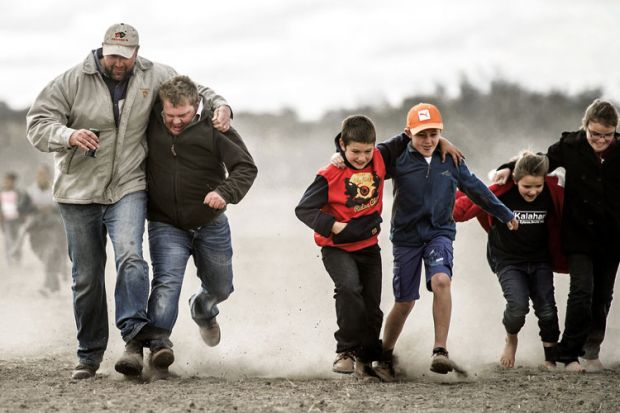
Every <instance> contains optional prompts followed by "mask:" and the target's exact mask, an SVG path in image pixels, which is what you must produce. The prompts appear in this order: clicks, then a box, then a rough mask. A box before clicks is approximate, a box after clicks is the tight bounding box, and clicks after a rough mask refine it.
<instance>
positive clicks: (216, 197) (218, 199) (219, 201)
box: [203, 191, 226, 209]
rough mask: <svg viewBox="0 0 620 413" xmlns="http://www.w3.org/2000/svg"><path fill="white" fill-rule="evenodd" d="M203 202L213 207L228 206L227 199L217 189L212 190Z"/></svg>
mask: <svg viewBox="0 0 620 413" xmlns="http://www.w3.org/2000/svg"><path fill="white" fill-rule="evenodd" d="M203 204H205V205H208V206H210V207H211V208H213V209H224V208H225V207H226V201H225V200H224V198H222V196H221V195H220V194H218V193H217V192H215V191H211V192H209V193H208V194H207V196H205V200H204V202H203Z"/></svg>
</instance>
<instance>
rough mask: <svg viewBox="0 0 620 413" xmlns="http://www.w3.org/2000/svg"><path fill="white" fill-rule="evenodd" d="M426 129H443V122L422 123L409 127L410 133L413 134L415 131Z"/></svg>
mask: <svg viewBox="0 0 620 413" xmlns="http://www.w3.org/2000/svg"><path fill="white" fill-rule="evenodd" d="M426 129H441V130H443V123H441V122H440V123H425V124H422V125H418V126H416V127H415V128H409V130H410V131H411V134H412V135H415V134H416V133H418V132H420V131H423V130H426Z"/></svg>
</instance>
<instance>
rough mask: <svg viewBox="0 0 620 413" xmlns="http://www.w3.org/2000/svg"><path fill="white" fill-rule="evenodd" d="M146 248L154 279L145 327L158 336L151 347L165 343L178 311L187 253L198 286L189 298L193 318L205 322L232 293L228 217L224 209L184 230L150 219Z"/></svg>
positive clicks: (152, 341) (216, 312) (215, 314)
mask: <svg viewBox="0 0 620 413" xmlns="http://www.w3.org/2000/svg"><path fill="white" fill-rule="evenodd" d="M149 246H150V251H151V263H152V265H153V283H152V285H151V296H150V298H149V305H148V316H149V320H150V326H151V327H154V329H155V331H158V332H159V333H160V334H159V335H156V336H153V339H151V344H150V346H151V348H157V347H162V346H166V347H170V346H172V343H171V342H170V340H169V336H170V333H171V332H172V328H173V327H174V324H175V322H176V320H177V316H178V313H179V296H180V295H181V286H182V284H183V276H184V274H185V268H186V267H187V262H188V260H189V257H190V256H193V257H194V264H195V265H196V268H197V270H198V272H197V275H198V278H200V282H201V286H200V288H199V290H198V291H197V292H196V293H195V294H194V295H192V297H191V298H190V300H189V304H190V310H191V314H192V318H193V319H194V321H195V322H196V324H198V325H199V326H206V325H207V324H208V323H209V320H211V319H212V318H213V317H215V316H217V315H218V314H219V310H218V308H217V304H218V303H221V302H222V301H224V300H226V299H227V298H228V296H229V295H230V294H231V293H232V292H233V290H234V287H233V271H232V255H233V252H232V245H231V237H230V227H229V225H228V218H227V217H226V215H224V214H223V213H222V214H220V215H219V216H217V217H216V218H215V219H214V220H213V221H211V222H209V223H208V224H206V225H204V226H202V227H199V228H197V229H195V230H184V229H181V228H178V227H175V226H174V225H170V224H164V223H162V222H149Z"/></svg>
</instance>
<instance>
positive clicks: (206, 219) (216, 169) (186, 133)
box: [147, 76, 257, 372]
mask: <svg viewBox="0 0 620 413" xmlns="http://www.w3.org/2000/svg"><path fill="white" fill-rule="evenodd" d="M159 97H160V102H157V103H156V104H155V107H154V108H153V111H152V113H151V118H150V121H149V127H148V131H147V139H148V145H149V158H148V161H147V177H148V185H149V191H148V220H149V246H150V253H151V260H152V265H153V282H152V287H151V296H150V298H149V305H148V318H149V320H150V324H149V329H152V331H153V332H154V335H153V336H151V337H150V349H151V358H150V361H151V365H152V367H154V368H155V369H157V370H159V372H165V371H167V368H168V366H169V365H170V364H172V362H173V361H174V355H173V352H172V349H171V347H172V343H171V342H170V339H169V337H170V333H171V332H172V328H173V326H174V323H175V322H176V318H177V314H178V304H179V296H180V294H181V286H182V283H183V275H184V273H185V268H186V266H187V261H188V260H189V257H190V256H193V257H194V263H195V264H196V267H197V275H198V277H199V278H200V281H201V287H200V288H199V290H198V291H197V292H196V293H195V294H194V295H193V296H192V297H191V299H190V309H191V314H192V318H193V319H194V321H195V322H196V324H198V326H199V330H200V335H201V336H202V339H203V340H204V341H205V343H206V344H207V345H209V346H215V345H217V344H218V343H219V341H220V327H219V324H218V322H217V320H216V316H217V315H218V313H219V310H218V308H217V304H218V303H220V302H222V301H224V300H226V299H227V298H228V296H229V295H230V293H232V291H233V273H232V246H231V238H230V228H229V225H228V219H227V217H226V215H225V214H224V210H225V208H226V206H227V205H228V204H231V203H232V204H236V203H238V202H239V201H241V199H242V198H243V197H244V196H245V194H246V193H247V191H248V190H249V189H250V186H251V185H252V183H253V182H254V179H255V178H256V174H257V168H256V166H255V164H254V160H253V159H252V156H251V155H250V153H249V152H248V150H247V148H246V146H245V144H244V143H243V141H242V140H241V137H240V136H239V135H238V134H237V133H236V132H235V131H234V130H233V129H231V130H230V131H229V132H228V133H227V134H226V135H223V134H222V133H219V132H218V131H217V130H215V129H214V128H213V127H212V125H211V124H210V123H209V122H205V121H203V119H210V118H211V115H210V112H209V109H208V107H207V106H206V105H205V103H206V101H205V96H201V95H200V94H199V93H198V89H197V87H196V85H195V84H194V83H193V82H192V81H191V79H190V78H188V77H187V76H176V77H173V78H172V79H170V80H168V81H166V82H165V83H164V84H162V86H161V88H160V90H159Z"/></svg>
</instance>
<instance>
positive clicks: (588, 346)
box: [559, 251, 620, 363]
mask: <svg viewBox="0 0 620 413" xmlns="http://www.w3.org/2000/svg"><path fill="white" fill-rule="evenodd" d="M619 261H620V257H619V256H618V253H617V252H615V251H614V252H612V253H611V254H609V253H607V254H604V253H601V254H592V255H586V254H571V255H569V256H568V265H569V269H570V289H569V293H568V303H567V305H566V321H565V327H564V334H563V335H562V341H561V342H560V347H559V361H562V362H565V363H566V362H571V361H576V360H577V358H578V356H581V355H583V356H584V357H585V358H587V359H597V358H598V354H599V350H600V347H601V343H602V342H603V339H604V338H605V328H606V324H607V314H608V313H609V308H610V307H611V301H612V298H613V291H614V282H615V280H616V273H617V272H618V263H619Z"/></svg>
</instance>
